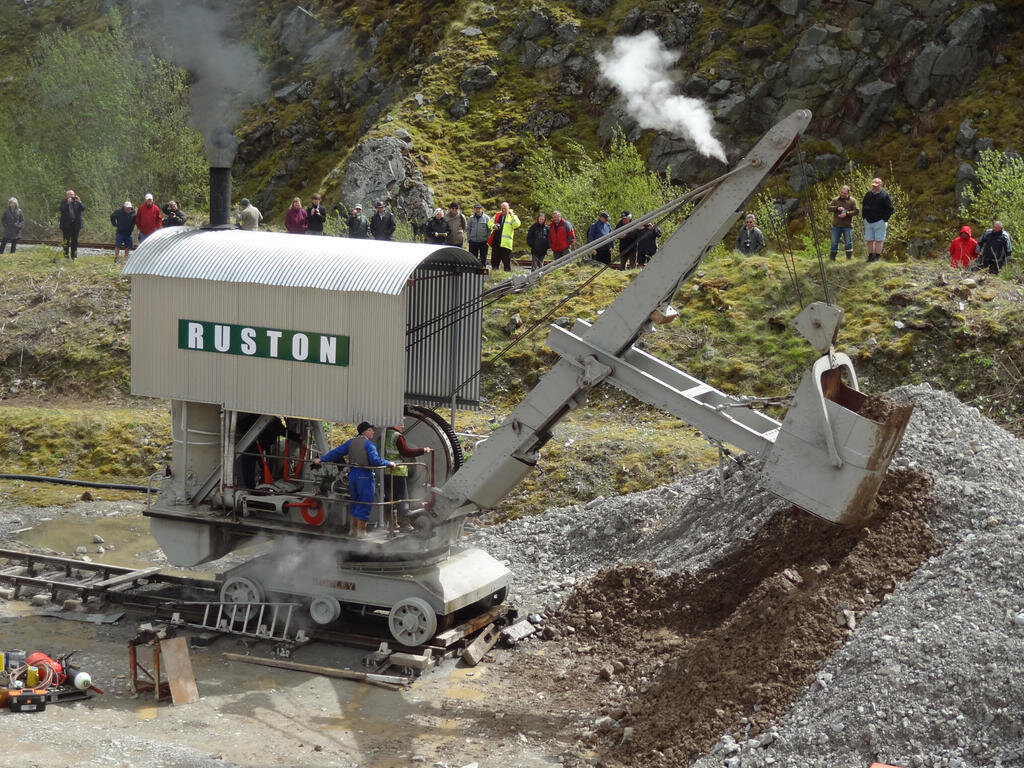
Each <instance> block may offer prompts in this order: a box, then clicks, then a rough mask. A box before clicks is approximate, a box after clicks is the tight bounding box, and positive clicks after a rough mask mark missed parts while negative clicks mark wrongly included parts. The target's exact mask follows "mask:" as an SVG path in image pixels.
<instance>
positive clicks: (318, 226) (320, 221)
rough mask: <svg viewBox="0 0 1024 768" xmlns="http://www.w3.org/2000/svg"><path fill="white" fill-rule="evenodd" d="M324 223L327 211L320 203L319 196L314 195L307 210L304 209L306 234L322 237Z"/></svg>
mask: <svg viewBox="0 0 1024 768" xmlns="http://www.w3.org/2000/svg"><path fill="white" fill-rule="evenodd" d="M325 221H327V209H326V208H324V206H323V203H321V202H320V195H318V194H314V195H313V200H312V202H310V204H309V208H307V209H306V234H307V235H323V233H324V222H325Z"/></svg>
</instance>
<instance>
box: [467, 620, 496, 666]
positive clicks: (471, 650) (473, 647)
mask: <svg viewBox="0 0 1024 768" xmlns="http://www.w3.org/2000/svg"><path fill="white" fill-rule="evenodd" d="M499 637H501V632H500V631H498V628H497V627H495V626H494V625H493V624H489V625H487V627H486V628H485V629H484V631H483V632H481V633H480V634H479V635H477V638H476V640H474V641H473V642H472V643H470V644H469V646H468V647H467V648H466V650H464V651H463V652H462V660H463V661H464V662H466V663H467V664H468V665H469V666H471V667H475V666H476V665H477V664H479V663H480V659H482V658H483V657H484V656H486V655H487V652H488V651H489V650H491V648H493V647H494V644H495V643H497V642H498V638H499Z"/></svg>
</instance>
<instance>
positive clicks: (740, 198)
mask: <svg viewBox="0 0 1024 768" xmlns="http://www.w3.org/2000/svg"><path fill="white" fill-rule="evenodd" d="M810 119H811V114H810V112H809V111H807V110H798V111H796V112H794V113H793V114H792V115H790V116H789V117H788V118H786V119H785V120H783V121H781V122H780V123H778V124H777V125H776V126H775V127H773V128H772V129H771V130H770V131H768V133H766V134H765V135H764V137H762V139H761V140H760V141H759V142H758V143H757V144H756V145H755V146H754V148H753V149H752V150H751V151H750V153H749V154H748V155H747V156H746V157H745V158H743V159H742V160H741V161H740V162H739V164H738V165H737V167H736V168H734V169H733V170H731V171H729V172H728V173H726V174H725V175H724V176H721V177H720V178H719V179H717V180H716V183H714V185H713V188H712V189H711V191H709V192H708V194H707V195H706V196H705V197H704V198H703V200H702V201H701V202H700V203H699V204H698V205H697V206H696V207H695V208H694V210H693V211H692V212H691V213H690V215H689V216H688V217H687V219H686V221H684V222H683V224H682V225H681V226H680V227H679V228H678V229H676V231H675V232H674V233H673V234H672V236H671V237H670V238H668V240H666V241H665V243H664V244H663V245H662V247H661V248H660V249H659V251H658V256H657V258H655V259H654V260H653V261H652V262H651V263H649V264H648V265H647V266H646V267H645V268H644V269H643V270H641V271H640V273H639V274H638V275H637V276H636V277H635V278H634V279H633V281H632V282H631V283H630V284H629V285H628V286H626V288H625V289H624V290H623V292H622V293H621V294H620V295H619V296H618V297H617V298H616V300H615V301H614V302H613V303H612V305H611V306H610V307H608V309H606V310H605V311H604V312H603V313H602V314H601V315H600V316H599V317H598V318H597V319H596V320H595V321H594V323H593V324H592V325H590V326H588V327H585V328H583V329H582V332H581V333H580V335H579V338H580V339H581V340H582V342H583V344H584V346H585V347H589V348H591V349H593V350H599V351H600V352H602V353H604V354H602V355H596V354H587V353H586V350H585V349H584V350H583V351H582V352H580V353H579V354H576V355H575V356H573V357H563V358H562V359H561V360H560V361H559V362H558V363H556V364H555V366H554V367H553V368H552V369H551V370H550V371H549V372H548V373H547V374H545V375H544V377H543V378H542V379H541V380H540V382H539V383H538V384H537V386H536V387H535V388H534V389H533V390H532V391H531V392H530V393H529V394H528V395H527V396H526V398H525V399H524V400H523V402H522V403H520V405H519V406H518V407H517V408H516V409H515V410H514V411H513V412H512V413H511V414H510V415H509V417H508V418H507V419H506V420H505V422H504V423H503V424H502V425H501V426H500V427H499V428H498V429H497V430H496V431H495V432H494V433H493V434H492V435H491V436H490V437H488V439H487V440H486V441H485V442H484V443H482V444H481V445H479V446H478V447H477V449H476V450H475V451H474V453H473V455H472V456H471V457H470V459H469V460H468V461H467V462H466V464H465V465H464V466H463V467H462V468H461V469H460V470H459V471H458V472H457V473H456V474H455V475H454V476H452V478H451V479H449V480H448V482H447V483H446V484H445V485H444V486H443V487H442V488H441V489H440V491H439V493H438V496H437V498H436V501H435V509H434V511H435V513H436V515H437V518H436V521H437V522H442V521H444V520H447V519H451V518H453V517H456V516H458V515H460V514H465V513H466V511H468V505H473V506H476V507H482V508H486V507H490V506H494V505H495V504H497V503H498V502H499V501H501V499H503V498H504V497H505V496H506V495H507V494H508V492H509V491H511V490H512V489H513V488H514V487H515V486H516V485H517V484H518V483H519V481H520V480H522V478H523V477H524V476H525V475H526V474H528V473H529V472H530V471H531V470H532V468H533V467H534V466H535V465H536V464H537V461H538V452H539V450H540V448H541V447H542V446H543V445H544V444H545V443H546V442H547V441H548V440H549V439H550V438H551V434H552V431H553V429H554V427H555V425H556V424H557V423H558V422H559V421H560V420H561V419H562V418H563V417H564V416H565V414H566V413H568V412H569V411H571V410H573V409H575V408H577V407H579V406H580V405H582V404H583V403H585V402H586V399H587V395H588V393H589V392H590V390H591V389H593V388H594V387H595V386H597V385H598V384H599V383H601V382H602V381H604V380H605V379H607V378H608V377H609V376H611V374H612V373H613V366H611V365H608V364H607V363H606V362H602V361H601V360H600V359H599V358H600V357H603V358H606V359H608V358H611V359H614V360H618V359H621V357H622V356H623V355H624V354H625V353H626V352H627V351H628V350H630V348H631V347H632V345H633V343H634V342H635V341H636V339H637V338H638V337H639V336H640V335H641V334H642V333H644V331H645V329H647V328H648V327H649V322H650V317H651V314H652V313H653V312H654V311H655V310H656V309H657V308H658V307H660V306H663V305H664V304H666V303H667V302H668V300H669V299H670V298H671V297H672V296H673V295H674V294H675V292H676V291H677V290H678V287H679V285H680V283H682V282H683V281H684V280H685V279H686V278H687V277H689V275H691V274H692V273H693V271H694V270H695V269H696V268H697V266H698V265H699V264H700V262H701V260H702V259H703V258H704V256H705V255H706V254H707V252H708V251H709V250H710V249H711V248H712V247H713V246H714V245H715V243H717V242H719V241H720V240H721V239H722V237H723V236H724V234H725V232H726V231H727V230H728V229H729V228H730V227H731V226H732V225H733V223H734V222H735V221H736V219H737V217H738V216H739V213H740V212H741V211H742V209H743V206H744V204H745V203H746V201H747V200H748V199H749V198H750V196H751V195H752V194H753V193H754V192H755V191H756V190H757V187H758V186H759V185H760V183H761V182H762V181H763V180H764V178H765V177H766V176H767V175H768V174H769V173H771V172H772V170H773V169H774V168H775V167H776V166H777V165H778V164H779V163H780V162H781V161H782V159H783V158H784V157H785V156H786V155H787V154H788V153H789V152H790V150H791V149H792V148H793V146H794V145H795V144H796V141H797V140H798V139H799V137H800V135H801V134H802V133H803V131H804V130H805V129H806V127H807V125H808V124H809V123H810ZM640 378H641V379H642V377H640ZM658 388H659V387H658V385H657V384H656V383H654V382H652V385H651V388H650V389H651V390H652V391H654V390H657V389H658ZM633 391H634V394H637V395H638V396H641V397H642V398H643V399H648V398H647V397H644V396H643V393H644V391H645V388H644V387H643V385H642V384H641V385H640V386H639V387H638V388H637V389H634V390H633ZM652 397H655V395H652ZM776 426H777V424H775V423H772V424H770V425H765V428H766V430H768V431H770V430H771V429H774V427H776ZM712 429H713V428H712ZM754 442H755V443H756V444H760V443H758V442H757V441H756V440H755V441H754ZM763 442H765V443H766V445H765V446H764V447H765V448H767V445H768V444H770V442H771V440H770V438H765V439H764V441H763Z"/></svg>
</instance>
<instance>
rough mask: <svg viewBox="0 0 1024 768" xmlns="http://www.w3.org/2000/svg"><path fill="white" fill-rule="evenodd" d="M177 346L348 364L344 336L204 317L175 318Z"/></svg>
mask: <svg viewBox="0 0 1024 768" xmlns="http://www.w3.org/2000/svg"><path fill="white" fill-rule="evenodd" d="M178 349H191V350H197V351H200V352H220V353H222V354H227V355H242V356H243V357H267V358H271V359H274V360H289V361H292V362H299V363H318V364H321V365H343V366H347V365H348V336H338V335H328V334H323V333H312V332H309V331H287V330H278V329H276V328H258V327H256V326H251V325H231V324H229V323H210V322H206V321H204V320H182V319H179V320H178Z"/></svg>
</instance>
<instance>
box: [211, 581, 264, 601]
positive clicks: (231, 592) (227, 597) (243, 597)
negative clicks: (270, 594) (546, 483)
mask: <svg viewBox="0 0 1024 768" xmlns="http://www.w3.org/2000/svg"><path fill="white" fill-rule="evenodd" d="M220 601H221V602H222V603H262V602H264V600H263V587H261V586H260V584H259V582H257V581H253V580H252V579H249V578H246V577H245V576H232V577H231V578H229V579H227V580H226V581H225V582H224V584H223V585H222V586H221V588H220Z"/></svg>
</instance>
